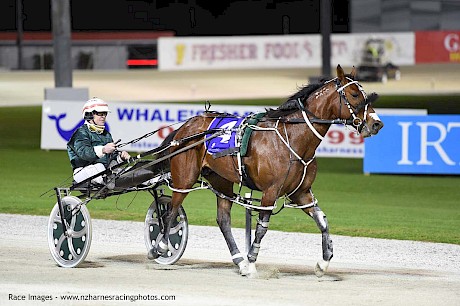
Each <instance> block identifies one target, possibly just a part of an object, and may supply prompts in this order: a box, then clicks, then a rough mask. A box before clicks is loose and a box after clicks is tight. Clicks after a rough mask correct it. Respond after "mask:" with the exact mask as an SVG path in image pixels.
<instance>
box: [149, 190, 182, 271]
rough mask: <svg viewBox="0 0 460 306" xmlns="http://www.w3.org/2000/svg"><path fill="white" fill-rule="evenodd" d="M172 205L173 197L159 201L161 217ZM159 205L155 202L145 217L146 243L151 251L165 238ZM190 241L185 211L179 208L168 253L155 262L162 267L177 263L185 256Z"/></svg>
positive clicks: (170, 233)
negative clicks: (188, 240)
mask: <svg viewBox="0 0 460 306" xmlns="http://www.w3.org/2000/svg"><path fill="white" fill-rule="evenodd" d="M170 204H171V197H169V196H161V197H160V198H159V199H158V205H159V208H160V212H161V215H165V214H166V213H167V211H168V208H169V206H170ZM156 207H157V203H156V202H155V201H153V203H152V204H151V205H150V207H149V209H148V210H147V215H146V216H145V226H144V242H145V246H146V247H147V251H149V250H150V249H151V248H152V247H153V246H154V245H155V244H156V243H157V242H159V241H160V240H161V239H162V238H163V234H162V233H161V230H160V226H159V222H158V219H159V218H158V216H157V210H156ZM187 239H188V221H187V215H186V214H185V210H184V208H183V207H182V206H180V207H179V211H178V214H177V218H176V220H174V223H173V225H172V227H171V228H170V229H169V241H168V249H169V250H168V252H166V254H164V255H163V256H160V257H158V258H157V259H155V261H156V262H157V263H159V264H162V265H172V264H174V263H176V262H177V261H178V260H179V259H180V258H181V257H182V254H184V251H185V248H186V246H187Z"/></svg>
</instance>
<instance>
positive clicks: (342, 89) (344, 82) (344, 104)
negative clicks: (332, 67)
mask: <svg viewBox="0 0 460 306" xmlns="http://www.w3.org/2000/svg"><path fill="white" fill-rule="evenodd" d="M355 77H356V69H355V68H354V67H353V70H352V72H351V74H350V77H348V76H346V75H345V73H344V71H343V69H342V67H340V65H338V66H337V78H335V79H333V80H331V81H330V82H331V83H332V82H335V87H336V92H337V95H334V96H335V97H336V98H335V99H334V101H336V100H337V103H334V104H333V105H334V106H333V112H334V116H335V117H336V118H340V119H346V120H348V121H349V123H350V124H351V125H352V126H353V127H354V128H355V129H356V130H357V131H358V132H359V133H360V134H361V136H363V137H369V136H372V135H375V134H377V133H378V132H379V131H380V129H381V128H382V127H383V122H382V121H381V120H380V118H379V117H378V115H377V114H376V112H375V110H374V108H373V107H372V103H373V102H375V101H376V100H377V99H378V95H377V94H376V93H371V94H370V95H367V94H366V93H365V92H364V89H363V88H362V87H361V85H360V84H359V83H358V82H357V81H355V80H354V79H355Z"/></svg>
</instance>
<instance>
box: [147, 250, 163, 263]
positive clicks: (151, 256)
mask: <svg viewBox="0 0 460 306" xmlns="http://www.w3.org/2000/svg"><path fill="white" fill-rule="evenodd" d="M160 255H161V254H159V253H158V251H157V249H156V247H152V248H151V249H150V250H149V252H148V253H147V258H148V259H150V260H154V259H157V258H158V257H160Z"/></svg>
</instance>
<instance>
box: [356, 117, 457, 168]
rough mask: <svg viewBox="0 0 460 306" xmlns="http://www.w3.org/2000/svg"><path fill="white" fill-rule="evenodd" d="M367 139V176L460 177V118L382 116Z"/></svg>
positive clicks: (365, 166) (365, 150)
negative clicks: (375, 131) (377, 129)
mask: <svg viewBox="0 0 460 306" xmlns="http://www.w3.org/2000/svg"><path fill="white" fill-rule="evenodd" d="M380 117H381V119H382V121H383V122H384V123H385V126H384V128H383V129H382V130H380V132H379V134H378V135H376V136H375V137H372V138H368V139H366V140H365V149H364V172H365V173H403V174H460V115H427V116H380Z"/></svg>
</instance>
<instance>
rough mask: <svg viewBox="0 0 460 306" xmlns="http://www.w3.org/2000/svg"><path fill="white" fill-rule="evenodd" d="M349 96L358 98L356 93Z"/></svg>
mask: <svg viewBox="0 0 460 306" xmlns="http://www.w3.org/2000/svg"><path fill="white" fill-rule="evenodd" d="M351 96H352V97H353V98H355V99H356V98H357V97H358V96H359V94H358V93H352V94H351Z"/></svg>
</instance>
